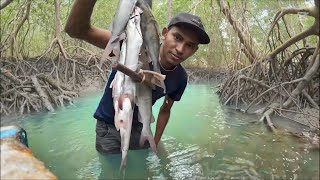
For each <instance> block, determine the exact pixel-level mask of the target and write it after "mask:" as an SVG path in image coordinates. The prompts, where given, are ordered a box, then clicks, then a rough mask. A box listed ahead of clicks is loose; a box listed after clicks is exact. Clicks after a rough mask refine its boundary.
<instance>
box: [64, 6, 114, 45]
mask: <svg viewBox="0 0 320 180" xmlns="http://www.w3.org/2000/svg"><path fill="white" fill-rule="evenodd" d="M95 3H96V0H75V1H74V4H73V6H72V9H71V12H70V15H69V17H68V20H67V23H66V26H65V31H66V33H67V34H68V35H69V36H70V37H72V38H77V39H82V40H85V41H87V42H88V43H90V44H92V45H94V46H97V47H100V48H102V49H104V48H105V47H106V45H107V43H108V41H109V39H110V37H111V32H110V31H108V30H105V29H102V28H98V27H95V26H93V25H91V24H90V17H91V15H92V11H93V7H94V5H95Z"/></svg>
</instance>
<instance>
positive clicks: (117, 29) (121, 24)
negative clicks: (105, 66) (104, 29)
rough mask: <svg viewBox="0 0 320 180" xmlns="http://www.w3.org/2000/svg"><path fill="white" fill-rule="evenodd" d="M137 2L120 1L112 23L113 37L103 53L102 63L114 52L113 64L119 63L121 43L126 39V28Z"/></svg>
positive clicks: (129, 0)
mask: <svg viewBox="0 0 320 180" xmlns="http://www.w3.org/2000/svg"><path fill="white" fill-rule="evenodd" d="M136 2H137V0H119V3H118V7H117V11H116V14H115V17H114V20H113V23H112V30H111V32H112V35H111V38H110V40H109V41H108V44H107V46H106V48H105V50H104V52H103V55H102V61H101V62H103V61H105V60H106V58H107V57H109V56H110V54H111V52H112V53H113V54H114V55H115V58H113V62H112V63H113V64H115V63H118V61H119V56H120V41H122V40H123V39H124V38H125V35H124V34H125V33H124V32H125V28H126V25H127V22H128V20H129V18H130V16H131V13H132V12H133V9H134V7H135V4H136Z"/></svg>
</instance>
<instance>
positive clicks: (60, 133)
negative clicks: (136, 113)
mask: <svg viewBox="0 0 320 180" xmlns="http://www.w3.org/2000/svg"><path fill="white" fill-rule="evenodd" d="M214 91H215V88H214V85H212V84H211V85H208V84H190V85H188V88H187V89H186V92H185V94H184V96H183V98H182V100H181V101H180V102H179V103H176V104H175V105H174V107H173V110H172V113H171V118H170V121H169V124H168V126H167V128H166V130H165V133H164V135H163V138H162V144H161V146H159V149H160V150H159V154H158V156H157V155H155V154H153V153H152V152H151V151H149V150H136V151H129V158H128V163H127V169H126V172H125V174H122V175H119V174H118V169H119V166H120V160H121V156H120V154H119V155H111V156H100V155H99V154H98V153H97V152H96V150H95V120H94V119H93V117H92V114H93V112H94V111H95V108H96V106H97V104H98V102H99V99H100V96H101V92H97V93H95V94H88V95H87V96H85V97H81V98H79V99H77V100H76V101H75V102H74V104H73V105H70V106H67V107H64V108H60V109H59V110H57V111H56V112H55V113H39V114H34V115H28V116H25V117H23V118H19V119H13V120H11V123H10V124H18V125H20V126H22V127H23V128H24V129H25V130H26V131H27V133H28V140H29V146H30V148H31V149H32V150H33V152H34V154H35V156H36V157H38V158H39V159H40V160H42V161H44V162H45V164H46V165H47V167H48V168H49V169H50V170H51V171H52V172H53V173H55V174H56V175H57V176H58V177H59V179H98V178H99V177H100V178H104V179H111V178H118V179H119V178H123V179H179V180H180V179H295V178H297V179H311V178H316V179H317V178H319V177H318V175H317V173H318V169H319V151H310V152H309V151H308V150H306V149H305V144H303V143H301V142H298V141H297V140H296V139H292V138H291V137H288V136H277V135H274V134H272V133H270V132H268V131H267V129H266V128H265V126H264V125H262V124H248V123H247V122H250V121H253V120H256V119H258V118H259V117H257V116H253V115H245V114H242V113H240V112H237V111H234V110H231V109H228V108H227V107H223V106H221V105H220V104H219V102H218V97H217V95H215V94H214V93H213V92H214ZM161 103H162V100H159V101H158V102H157V104H156V105H155V106H154V114H155V115H157V114H158V109H159V107H160V104H161ZM8 124H9V123H8V122H7V121H6V122H2V125H8ZM154 129H155V124H153V130H154Z"/></svg>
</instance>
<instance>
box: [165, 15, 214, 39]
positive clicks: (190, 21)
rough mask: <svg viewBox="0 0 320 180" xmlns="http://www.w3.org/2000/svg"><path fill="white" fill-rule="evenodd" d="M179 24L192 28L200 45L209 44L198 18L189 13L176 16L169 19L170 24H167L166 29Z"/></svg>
mask: <svg viewBox="0 0 320 180" xmlns="http://www.w3.org/2000/svg"><path fill="white" fill-rule="evenodd" d="M179 24H181V25H186V26H188V27H190V28H192V29H193V30H194V31H195V32H196V33H197V35H198V37H199V43H200V44H208V43H209V42H210V38H209V36H208V34H207V33H206V31H205V30H204V27H203V24H202V22H201V19H200V17H199V16H196V15H193V14H189V13H180V14H177V15H176V16H174V17H173V18H172V19H171V21H170V23H169V24H168V28H170V27H171V26H174V25H179Z"/></svg>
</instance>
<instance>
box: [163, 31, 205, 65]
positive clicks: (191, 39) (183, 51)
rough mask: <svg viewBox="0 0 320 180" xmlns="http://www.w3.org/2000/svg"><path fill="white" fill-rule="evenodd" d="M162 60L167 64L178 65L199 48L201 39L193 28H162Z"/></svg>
mask: <svg viewBox="0 0 320 180" xmlns="http://www.w3.org/2000/svg"><path fill="white" fill-rule="evenodd" d="M162 40H163V41H162V47H161V48H162V49H161V51H160V57H161V61H162V62H163V63H164V64H165V65H166V66H171V67H173V66H176V65H178V64H180V63H181V62H183V61H184V60H186V59H188V58H189V57H190V56H192V55H193V54H194V53H195V52H196V51H197V49H198V44H199V40H198V37H197V35H196V34H195V33H194V31H193V30H191V29H188V28H186V27H178V26H173V27H171V28H170V30H168V29H167V28H164V29H163V30H162Z"/></svg>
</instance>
